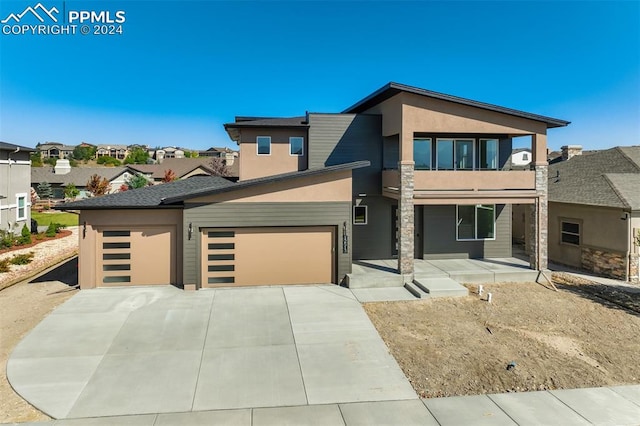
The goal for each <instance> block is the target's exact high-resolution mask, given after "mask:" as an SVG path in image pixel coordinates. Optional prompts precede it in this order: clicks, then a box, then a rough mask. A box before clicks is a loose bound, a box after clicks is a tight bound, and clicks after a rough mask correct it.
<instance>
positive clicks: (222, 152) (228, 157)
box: [198, 146, 240, 166]
mask: <svg viewBox="0 0 640 426" xmlns="http://www.w3.org/2000/svg"><path fill="white" fill-rule="evenodd" d="M239 154H240V153H239V152H238V151H234V150H232V149H231V148H227V147H226V146H225V147H221V148H220V147H215V146H214V147H212V148H209V149H207V150H206V151H198V156H199V157H217V158H222V159H223V160H225V161H226V164H227V166H231V165H233V163H234V162H235V160H236V159H237V158H238V156H239Z"/></svg>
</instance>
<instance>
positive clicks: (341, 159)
mask: <svg viewBox="0 0 640 426" xmlns="http://www.w3.org/2000/svg"><path fill="white" fill-rule="evenodd" d="M567 124H569V123H568V122H567V121H564V120H559V119H555V118H550V117H544V116H540V115H536V114H532V113H528V112H522V111H517V110H513V109H510V108H504V107H500V106H496V105H490V104H485V103H481V102H477V101H472V100H469V99H464V98H459V97H455V96H450V95H445V94H441V93H436V92H431V91H427V90H423V89H419V88H415V87H411V86H406V85H401V84H396V83H389V84H387V85H385V86H384V87H382V88H381V89H379V90H377V91H376V92H374V93H372V94H371V95H369V96H367V97H365V98H364V99H362V100H360V101H358V102H357V103H356V104H355V105H353V106H351V107H349V108H347V109H346V110H344V111H343V112H341V113H308V114H306V115H305V116H301V117H293V118H264V117H250V118H247V117H238V118H237V119H236V120H235V121H234V122H233V123H228V124H226V125H225V129H226V130H227V133H228V134H229V136H230V137H231V139H232V140H234V141H236V142H237V143H238V144H239V150H240V158H241V159H242V161H240V167H239V175H240V176H239V181H238V182H237V183H232V182H229V181H228V180H225V179H222V178H218V177H203V176H195V177H192V178H190V179H184V180H179V181H176V182H172V183H168V184H164V185H156V186H152V187H147V188H142V189H138V190H134V191H127V192H124V193H121V194H113V195H107V196H104V197H98V198H93V199H88V200H82V201H78V202H75V203H70V204H68V205H65V206H63V207H61V208H63V209H74V210H80V223H81V224H82V227H83V232H82V235H83V237H82V238H81V239H80V248H79V249H80V263H79V282H80V285H81V287H82V288H90V287H96V286H99V287H100V286H114V285H148V284H156V285H165V284H175V285H179V286H184V288H185V289H198V288H206V287H217V286H229V285H235V286H242V285H265V284H266V285H269V284H313V283H328V282H333V283H341V282H342V281H343V279H344V278H345V276H346V274H348V273H350V272H351V267H352V262H353V261H356V260H363V259H391V258H397V271H398V273H399V274H401V275H402V276H403V279H404V280H406V281H407V282H410V281H411V280H412V279H413V274H414V259H415V258H419V259H422V258H424V259H434V258H483V257H488V258H504V257H510V256H511V253H512V251H511V209H512V206H513V205H514V204H521V205H526V206H527V210H528V214H529V215H530V216H531V217H533V218H534V222H533V225H532V226H531V227H530V228H529V229H530V233H531V234H530V236H529V241H530V242H531V247H530V252H531V257H530V260H531V262H530V263H531V267H532V268H534V269H536V270H538V269H545V268H546V266H547V258H546V256H547V247H546V241H547V239H546V235H547V227H546V224H547V209H546V206H547V159H546V154H547V142H546V133H547V129H549V128H554V127H563V126H566V125H567ZM518 136H530V137H531V141H532V146H531V155H532V162H531V164H532V166H531V168H530V170H508V160H509V157H510V156H511V152H512V138H513V137H518Z"/></svg>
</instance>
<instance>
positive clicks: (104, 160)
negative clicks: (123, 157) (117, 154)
mask: <svg viewBox="0 0 640 426" xmlns="http://www.w3.org/2000/svg"><path fill="white" fill-rule="evenodd" d="M96 163H98V164H103V165H105V166H119V165H121V164H122V161H120V160H118V159H117V158H113V157H110V156H108V155H103V156H101V157H98V159H97V160H96Z"/></svg>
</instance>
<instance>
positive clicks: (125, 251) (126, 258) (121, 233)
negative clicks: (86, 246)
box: [102, 230, 131, 284]
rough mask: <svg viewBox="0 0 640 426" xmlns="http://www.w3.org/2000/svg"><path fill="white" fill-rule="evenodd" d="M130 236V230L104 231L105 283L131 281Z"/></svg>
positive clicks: (103, 268) (103, 278) (103, 280)
mask: <svg viewBox="0 0 640 426" xmlns="http://www.w3.org/2000/svg"><path fill="white" fill-rule="evenodd" d="M130 238H131V232H130V231H125V230H109V231H103V232H102V240H103V241H102V282H103V284H122V283H130V282H131V251H130V250H131V241H130Z"/></svg>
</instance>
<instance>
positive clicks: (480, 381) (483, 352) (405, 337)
mask: <svg viewBox="0 0 640 426" xmlns="http://www.w3.org/2000/svg"><path fill="white" fill-rule="evenodd" d="M554 281H555V282H557V284H556V285H557V286H558V288H559V292H555V291H553V290H551V289H550V288H545V287H543V286H542V285H540V284H535V283H501V284H487V285H485V286H484V292H485V297H482V298H481V297H480V296H478V294H477V286H475V285H469V286H468V288H469V290H470V293H471V295H470V296H468V297H464V298H446V299H434V300H424V301H416V302H384V303H369V304H366V305H365V309H366V311H367V313H368V314H369V317H370V318H371V320H372V321H373V323H374V324H375V326H376V328H377V329H378V331H379V332H380V335H381V336H382V338H383V339H384V341H385V342H386V344H387V346H388V347H389V349H390V351H391V353H392V354H393V356H394V357H395V358H396V360H397V361H398V363H399V364H400V366H401V367H402V369H403V371H404V373H405V374H406V375H407V377H408V378H409V380H410V381H411V383H412V385H413V387H414V389H415V390H416V392H417V393H418V394H419V395H420V396H422V397H440V396H454V395H475V394H483V393H497V392H522V391H534V390H545V389H562V388H581V387H589V386H605V385H616V384H630V383H640V292H637V291H638V290H640V288H637V287H636V288H635V289H631V292H629V287H615V288H611V287H603V286H601V285H594V284H591V283H588V282H580V281H579V280H577V281H576V280H573V279H569V278H568V276H565V275H562V274H560V275H558V276H556V275H554ZM634 290H635V292H634ZM486 292H491V293H492V303H487V301H486ZM603 297H604V298H603ZM612 302H615V303H612ZM626 308H631V309H632V310H628V309H626ZM634 308H635V311H633V309H634Z"/></svg>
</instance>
